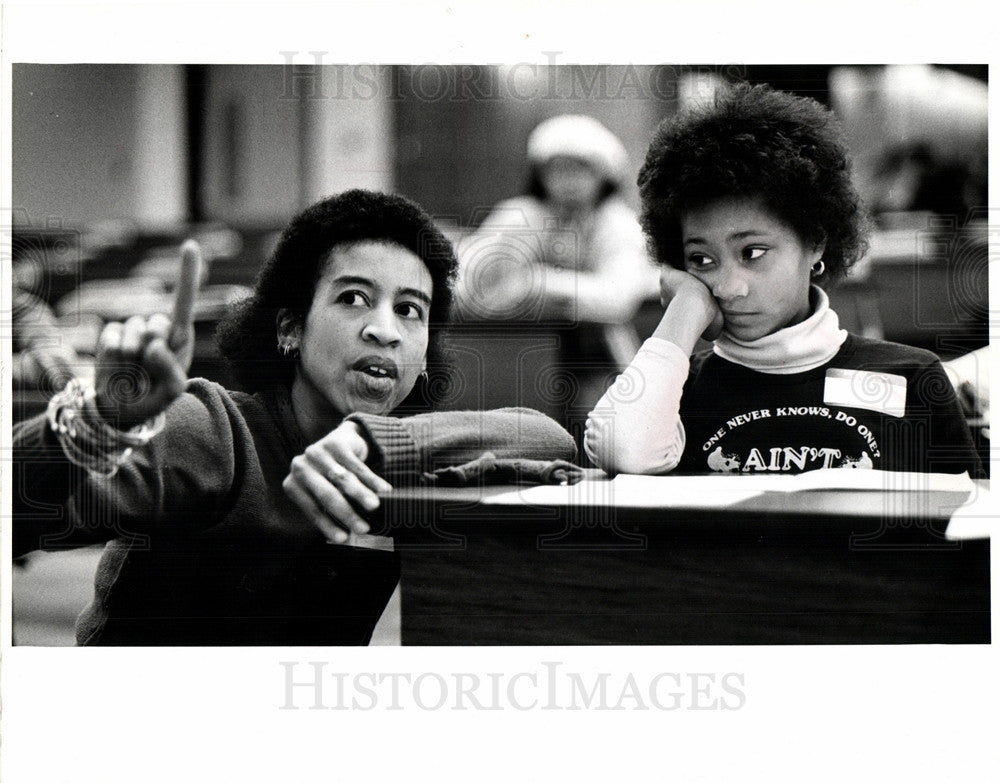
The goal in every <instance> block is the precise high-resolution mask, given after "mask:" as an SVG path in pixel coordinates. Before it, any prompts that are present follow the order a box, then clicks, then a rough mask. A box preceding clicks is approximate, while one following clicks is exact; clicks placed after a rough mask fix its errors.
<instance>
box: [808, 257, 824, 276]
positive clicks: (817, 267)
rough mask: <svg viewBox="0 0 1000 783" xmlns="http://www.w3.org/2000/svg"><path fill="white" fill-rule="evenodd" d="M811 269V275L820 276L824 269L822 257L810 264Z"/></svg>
mask: <svg viewBox="0 0 1000 783" xmlns="http://www.w3.org/2000/svg"><path fill="white" fill-rule="evenodd" d="M811 271H812V276H813V277H820V276H822V274H823V273H824V272H825V271H826V264H824V263H823V259H822V258H821V259H820V260H819V261H817V262H816V263H815V264H813V265H812V270H811Z"/></svg>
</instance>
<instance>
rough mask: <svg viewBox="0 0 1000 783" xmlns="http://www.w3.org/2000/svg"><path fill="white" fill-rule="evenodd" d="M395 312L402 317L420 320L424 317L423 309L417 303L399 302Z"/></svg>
mask: <svg viewBox="0 0 1000 783" xmlns="http://www.w3.org/2000/svg"><path fill="white" fill-rule="evenodd" d="M396 312H397V313H399V314H400V315H401V316H402V317H403V318H415V319H421V320H422V319H423V317H424V309H423V308H422V307H420V306H419V305H415V304H414V303H413V302H401V303H400V304H398V305H396Z"/></svg>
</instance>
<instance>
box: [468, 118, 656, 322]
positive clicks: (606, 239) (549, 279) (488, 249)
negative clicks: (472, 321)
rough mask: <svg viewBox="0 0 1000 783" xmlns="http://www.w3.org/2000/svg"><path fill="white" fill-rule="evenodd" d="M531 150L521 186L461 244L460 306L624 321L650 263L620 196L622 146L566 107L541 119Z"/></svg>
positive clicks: (477, 312)
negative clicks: (525, 179) (521, 192)
mask: <svg viewBox="0 0 1000 783" xmlns="http://www.w3.org/2000/svg"><path fill="white" fill-rule="evenodd" d="M527 152H528V163H529V165H530V175H529V181H528V187H527V192H526V193H525V194H524V195H522V196H518V197H515V198H511V199H507V200H505V201H502V202H500V203H499V204H497V205H496V206H495V207H494V208H493V210H492V211H491V212H490V213H489V215H488V216H487V217H486V219H485V220H484V221H483V222H482V224H481V225H480V227H479V229H478V230H477V231H476V233H475V234H474V235H473V236H472V237H470V238H467V239H466V240H465V241H464V242H462V243H460V245H459V248H458V250H459V259H460V263H461V270H460V278H459V285H458V288H457V292H456V293H457V299H458V302H457V304H458V307H459V312H460V313H461V314H462V315H463V316H465V317H469V318H484V319H496V320H507V319H519V320H524V319H536V320H543V321H564V322H585V323H597V324H620V323H625V322H627V321H628V320H629V319H630V318H631V317H632V316H633V315H634V314H635V311H636V308H637V307H638V305H639V303H640V302H641V301H642V298H643V296H644V294H645V293H647V290H646V287H644V283H647V282H648V280H649V277H650V274H649V273H650V269H651V264H650V263H649V259H648V256H647V254H646V249H645V242H644V240H643V237H642V232H641V230H640V228H639V223H638V219H637V217H636V215H635V213H634V212H633V211H632V210H631V209H630V208H629V207H628V206H627V205H626V204H625V203H624V202H623V201H622V199H621V198H620V197H619V191H620V188H621V184H622V179H623V177H624V176H626V174H627V165H628V161H627V156H626V152H625V148H624V147H623V146H622V143H621V142H620V141H619V140H618V138H617V137H616V136H615V135H614V134H613V133H611V131H609V130H608V129H607V128H605V127H604V126H603V125H602V124H601V123H600V122H598V121H597V120H595V119H593V118H592V117H587V116H583V115H572V114H566V115H560V116H558V117H553V118H551V119H548V120H546V121H544V122H542V123H541V124H540V125H538V126H537V127H536V128H535V129H534V131H532V133H531V135H530V136H529V138H528V150H527Z"/></svg>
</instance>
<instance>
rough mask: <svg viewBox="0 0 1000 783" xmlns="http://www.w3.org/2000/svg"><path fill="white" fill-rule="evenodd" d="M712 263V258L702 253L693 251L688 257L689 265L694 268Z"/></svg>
mask: <svg viewBox="0 0 1000 783" xmlns="http://www.w3.org/2000/svg"><path fill="white" fill-rule="evenodd" d="M711 263H712V259H711V258H709V257H708V256H705V255H702V254H700V253H692V254H691V255H689V256H688V257H687V265H688V266H689V267H691V268H692V269H701V268H702V267H705V266H708V265H709V264H711Z"/></svg>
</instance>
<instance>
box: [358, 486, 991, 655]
mask: <svg viewBox="0 0 1000 783" xmlns="http://www.w3.org/2000/svg"><path fill="white" fill-rule="evenodd" d="M739 478H740V477H734V480H739ZM723 481H724V479H723V478H722V477H718V476H710V477H682V476H677V477H636V476H625V477H618V479H616V480H615V481H611V480H608V479H606V478H594V479H591V480H588V481H585V482H583V483H582V484H579V485H577V486H575V487H572V488H559V487H541V488H522V489H520V490H518V489H516V488H515V489H512V488H511V487H487V488H464V489H444V488H439V489H431V488H419V489H411V490H397V492H395V493H393V495H392V496H391V497H390V498H389V500H388V502H387V504H386V511H385V519H387V520H392V521H393V522H392V524H389V525H388V527H387V528H386V529H385V530H383V531H381V532H382V534H385V533H390V534H392V535H393V536H394V537H395V540H396V548H397V550H398V551H399V552H400V553H401V558H402V595H403V604H402V638H403V643H404V644H408V645H470V644H487V645H509V644H529V645H534V644H542V645H561V644H917V643H920V644H932V643H933V644H937V643H978V644H985V643H988V642H989V641H990V556H989V541H988V540H985V539H981V538H980V539H976V540H961V541H954V540H950V539H949V538H947V537H946V536H945V534H944V531H945V529H946V527H947V526H948V524H949V519H950V518H951V517H952V515H953V513H954V512H955V511H956V509H958V508H960V507H962V506H965V505H966V504H967V502H968V501H969V499H970V492H969V490H968V489H966V490H964V491H938V490H935V491H930V490H926V491H922V490H914V491H862V492H859V491H854V490H809V491H794V492H788V491H780V492H775V491H765V492H756V491H754V492H740V491H739V490H738V489H736V490H734V489H732V486H731V485H730V484H724V483H722V482H723ZM639 482H641V483H642V484H643V486H642V487H641V488H640V489H638V490H637V489H636V485H637V484H638V483H639ZM748 486H749V485H748ZM984 491H985V490H984V485H983V484H977V485H976V488H975V489H974V490H973V492H972V494H973V495H974V494H975V493H977V492H979V493H981V492H984ZM976 513H979V512H972V514H973V515H975V514H976ZM973 521H976V520H973ZM376 527H377V525H376Z"/></svg>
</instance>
